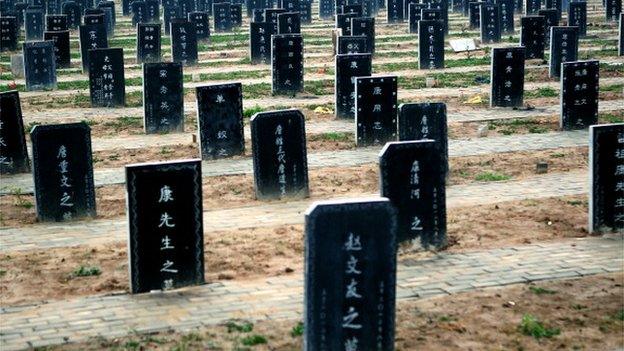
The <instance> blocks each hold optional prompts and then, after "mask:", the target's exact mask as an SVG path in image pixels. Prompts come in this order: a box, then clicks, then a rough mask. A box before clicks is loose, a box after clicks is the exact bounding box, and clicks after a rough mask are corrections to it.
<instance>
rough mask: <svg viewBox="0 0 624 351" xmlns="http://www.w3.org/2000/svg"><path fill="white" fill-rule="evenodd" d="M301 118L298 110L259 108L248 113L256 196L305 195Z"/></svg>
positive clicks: (304, 147) (305, 167)
mask: <svg viewBox="0 0 624 351" xmlns="http://www.w3.org/2000/svg"><path fill="white" fill-rule="evenodd" d="M304 119H305V118H304V116H303V114H302V113H301V111H299V110H281V111H270V112H259V113H256V114H255V115H253V116H252V117H251V120H250V124H251V145H252V151H253V168H254V187H255V192H256V198H258V199H261V200H265V199H281V198H304V197H308V195H309V188H308V161H307V154H306V136H305V122H304Z"/></svg>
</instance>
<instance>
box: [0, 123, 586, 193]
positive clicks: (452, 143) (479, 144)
mask: <svg viewBox="0 0 624 351" xmlns="http://www.w3.org/2000/svg"><path fill="white" fill-rule="evenodd" d="M588 138H589V134H588V132H587V131H586V130H579V131H569V132H551V133H544V134H519V135H509V136H497V137H490V138H477V139H467V140H466V139H461V140H457V139H452V140H449V155H450V157H461V156H475V155H485V154H495V153H503V152H515V151H529V150H547V149H556V148H563V147H577V146H586V145H587V144H588V140H589V139H588ZM125 147H128V146H125ZM380 150H381V147H365V148H356V149H351V150H341V151H321V152H315V153H310V154H308V167H309V168H323V167H349V166H358V165H362V164H367V163H374V162H377V161H378V159H379V151H380ZM252 173H253V164H252V159H251V158H239V159H224V160H217V161H204V162H203V163H202V175H203V176H204V177H214V176H223V175H237V174H252ZM94 180H95V186H105V185H111V184H123V183H125V173H124V168H99V169H95V170H94ZM16 189H19V190H20V191H21V192H22V193H26V194H27V193H32V192H33V179H32V175H30V174H16V175H8V176H3V179H2V185H1V186H0V195H6V194H9V193H11V192H14V191H15V190H16Z"/></svg>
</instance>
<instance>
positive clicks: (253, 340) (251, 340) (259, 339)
mask: <svg viewBox="0 0 624 351" xmlns="http://www.w3.org/2000/svg"><path fill="white" fill-rule="evenodd" d="M241 343H242V344H243V345H245V346H255V345H261V344H266V343H267V339H266V337H264V336H262V335H258V334H253V335H250V336H246V337H244V338H242V339H241Z"/></svg>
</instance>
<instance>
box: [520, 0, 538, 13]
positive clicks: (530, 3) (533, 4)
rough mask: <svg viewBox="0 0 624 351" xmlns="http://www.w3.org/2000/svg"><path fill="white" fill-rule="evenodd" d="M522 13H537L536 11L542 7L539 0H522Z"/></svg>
mask: <svg viewBox="0 0 624 351" xmlns="http://www.w3.org/2000/svg"><path fill="white" fill-rule="evenodd" d="M524 1H525V5H524V14H525V15H527V16H529V15H537V11H539V10H540V9H541V8H542V1H541V0H524Z"/></svg>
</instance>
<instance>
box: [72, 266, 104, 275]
mask: <svg viewBox="0 0 624 351" xmlns="http://www.w3.org/2000/svg"><path fill="white" fill-rule="evenodd" d="M100 274H102V270H101V269H100V268H99V267H96V266H80V267H78V268H76V269H75V270H74V271H73V272H72V276H73V277H91V276H97V275H100Z"/></svg>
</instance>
